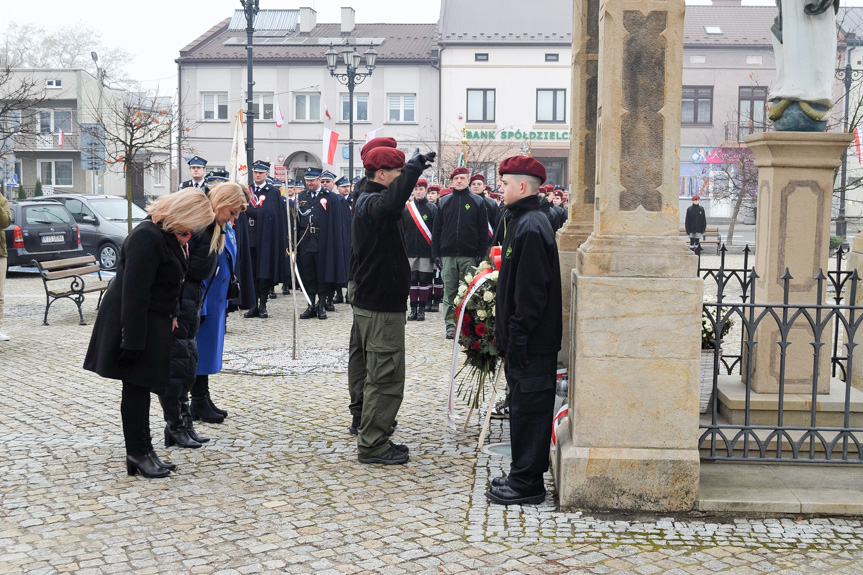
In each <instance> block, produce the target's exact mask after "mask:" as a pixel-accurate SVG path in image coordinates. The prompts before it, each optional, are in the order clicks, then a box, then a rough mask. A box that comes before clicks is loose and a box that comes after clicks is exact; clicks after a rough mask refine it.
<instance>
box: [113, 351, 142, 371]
mask: <svg viewBox="0 0 863 575" xmlns="http://www.w3.org/2000/svg"><path fill="white" fill-rule="evenodd" d="M143 355H144V350H142V349H121V350H120V355H118V356H117V365H120V366H123V367H125V366H129V365H132V364H133V363H135V362H136V361H138V360H139V359H140V358H141V356H143Z"/></svg>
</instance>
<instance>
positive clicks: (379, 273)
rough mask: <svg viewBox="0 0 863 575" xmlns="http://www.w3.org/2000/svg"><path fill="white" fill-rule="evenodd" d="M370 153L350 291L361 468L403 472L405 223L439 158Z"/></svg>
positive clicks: (351, 366)
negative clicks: (399, 429) (397, 437)
mask: <svg viewBox="0 0 863 575" xmlns="http://www.w3.org/2000/svg"><path fill="white" fill-rule="evenodd" d="M373 141H374V140H373ZM394 142H395V140H393V143H394ZM370 143H371V142H370ZM366 147H368V144H367V145H366ZM363 152H364V155H363V167H364V168H365V170H366V181H365V184H364V185H363V186H361V187H360V188H359V196H358V197H357V199H356V202H355V205H354V219H353V226H352V228H351V270H353V278H352V280H351V281H350V284H349V286H348V292H349V299H350V301H351V303H352V305H353V314H354V323H353V326H352V328H351V341H350V358H349V361H348V380H349V388H350V394H351V414H352V415H353V417H354V424H355V425H353V426H352V427H355V428H356V429H357V450H358V459H359V462H360V463H377V464H382V465H401V464H405V463H407V462H408V459H409V456H408V448H407V447H406V446H404V445H397V444H395V443H392V442H390V441H389V434H390V430H391V429H392V428H394V427H395V425H394V424H395V420H396V415H397V414H398V411H399V407H400V406H401V403H402V398H403V396H404V386H405V311H406V310H407V307H406V306H405V301H406V300H407V298H408V294H409V292H410V277H411V272H410V264H409V262H408V256H407V252H406V250H405V242H404V237H403V235H402V231H401V227H400V222H401V218H402V211H403V210H404V207H405V203H406V202H407V201H408V199H409V198H410V196H411V193H412V192H413V190H414V186H415V185H416V183H417V180H418V179H419V177H420V175H421V174H422V173H423V171H424V170H425V169H426V168H428V167H429V166H431V164H432V162H434V157H435V153H434V152H430V153H428V154H426V155H422V154H420V153H419V150H417V152H416V154H415V155H414V157H413V158H411V160H410V161H409V162H408V163H407V164H405V155H404V152H402V151H401V150H398V149H396V148H395V147H391V146H379V147H375V148H373V149H369V150H365V149H364V150H363ZM356 358H362V361H353V360H355V359H356ZM359 382H362V387H361V388H359ZM357 418H359V422H358V423H359V425H358V426H357V425H356V423H357V422H356V419H357Z"/></svg>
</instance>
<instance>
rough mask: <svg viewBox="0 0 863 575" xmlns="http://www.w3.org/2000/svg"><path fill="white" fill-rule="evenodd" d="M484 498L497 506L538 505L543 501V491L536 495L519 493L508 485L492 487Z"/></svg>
mask: <svg viewBox="0 0 863 575" xmlns="http://www.w3.org/2000/svg"><path fill="white" fill-rule="evenodd" d="M485 496H486V498H487V499H488V500H489V501H491V502H492V503H497V504H498V505H539V504H540V503H542V502H544V501H545V489H543V490H542V493H539V494H537V495H525V494H524V493H519V492H518V491H516V490H515V489H513V488H512V487H510V486H509V485H504V486H503V487H492V488H491V489H489V490H488V491H486V492H485Z"/></svg>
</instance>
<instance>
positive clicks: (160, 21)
mask: <svg viewBox="0 0 863 575" xmlns="http://www.w3.org/2000/svg"><path fill="white" fill-rule="evenodd" d="M457 1H461V2H470V1H471V0H457ZM687 3H688V4H710V0H688V2H687ZM743 3H744V4H751V5H773V4H774V1H773V0H744V2H743ZM2 5H3V8H2V15H3V22H7V21H13V22H17V23H22V24H25V23H26V24H35V25H37V26H42V27H44V28H47V29H49V30H52V29H57V28H61V27H64V26H74V25H78V24H81V25H83V26H86V27H89V28H90V29H93V30H96V31H99V32H101V33H102V42H103V43H104V44H105V45H106V46H109V47H113V46H116V47H120V48H123V49H124V50H126V51H127V52H129V53H130V54H132V57H133V59H132V61H131V62H129V64H128V65H127V66H126V70H127V71H128V73H129V75H130V76H131V77H132V78H135V79H137V80H139V81H141V82H142V84H143V85H144V87H145V88H156V87H157V86H158V87H159V88H160V92H162V93H172V92H173V91H174V90H175V89H176V83H177V80H176V74H177V65H176V64H175V63H174V60H175V59H176V58H177V57H178V56H179V51H180V48H182V47H184V46H185V45H186V44H188V43H189V42H191V41H192V40H194V39H195V38H197V37H198V36H200V35H201V34H203V33H204V32H206V31H207V30H208V29H210V28H211V27H212V26H214V25H215V24H217V23H218V22H219V21H221V20H222V19H224V18H228V17H230V16H232V15H233V11H234V10H235V9H238V8H239V7H240V2H239V0H143V1H138V2H134V3H128V2H123V1H122V0H121V1H117V0H30V1H12V0H3V1H2ZM309 5H311V7H312V8H314V9H315V10H317V12H318V22H323V23H326V22H338V21H339V19H340V7H341V6H345V5H349V6H353V8H354V9H355V10H356V12H357V22H417V23H419V22H436V21H437V19H438V15H439V11H440V0H419V1H417V0H261V2H260V6H261V9H285V8H299V7H300V6H309ZM842 5H843V6H863V0H844V1H843V2H842ZM525 6H530V2H529V1H526V2H525ZM517 22H518V19H517V18H514V19H513V25H517ZM4 27H5V26H4Z"/></svg>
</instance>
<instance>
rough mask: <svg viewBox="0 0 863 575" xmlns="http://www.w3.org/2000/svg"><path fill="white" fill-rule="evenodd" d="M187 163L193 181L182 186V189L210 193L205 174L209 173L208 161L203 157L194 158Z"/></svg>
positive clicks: (187, 181) (188, 181)
mask: <svg viewBox="0 0 863 575" xmlns="http://www.w3.org/2000/svg"><path fill="white" fill-rule="evenodd" d="M186 163H187V164H189V173H190V174H191V175H192V179H190V180H186V181H185V182H183V183H182V184H180V189H181V190H182V189H183V188H198V189H199V190H204V193H206V192H208V191H210V190H209V188H208V187H207V182H206V181H205V180H204V174H205V173H206V171H207V160H205V159H204V158H202V157H201V156H192V157H191V158H189V159H188V160H186Z"/></svg>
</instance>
